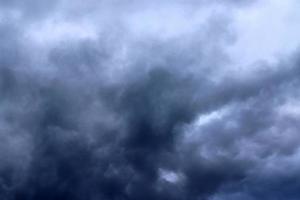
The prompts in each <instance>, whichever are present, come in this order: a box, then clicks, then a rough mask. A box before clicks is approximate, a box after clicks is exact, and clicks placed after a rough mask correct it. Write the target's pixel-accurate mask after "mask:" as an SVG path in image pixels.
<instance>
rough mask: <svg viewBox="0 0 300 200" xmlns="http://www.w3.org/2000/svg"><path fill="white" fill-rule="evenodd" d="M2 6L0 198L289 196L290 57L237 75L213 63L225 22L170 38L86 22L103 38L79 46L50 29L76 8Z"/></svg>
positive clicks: (295, 83) (293, 92)
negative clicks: (5, 14) (49, 24)
mask: <svg viewBox="0 0 300 200" xmlns="http://www.w3.org/2000/svg"><path fill="white" fill-rule="evenodd" d="M0 2H1V3H0V4H1V5H2V7H1V10H3V11H4V10H5V12H6V13H7V14H8V15H7V16H5V17H3V18H2V19H5V20H1V24H0V36H1V37H0V42H1V46H0V50H1V55H0V95H1V99H0V102H1V104H0V139H1V146H0V151H1V153H0V196H1V199H4V200H17V199H22V200H23V199H25V200H35V199H36V200H37V199H43V200H47V199H49V200H50V199H51V200H52V199H57V200H65V199H72V200H76V199H78V200H81V199H91V200H94V199H115V200H119V199H122V200H123V199H124V200H126V199H128V200H139V199H145V200H147V199H149V200H150V199H151V200H152V199H159V200H160V199H161V200H162V199H164V200H165V199H170V200H171V199H178V200H183V199H188V200H194V199H201V200H202V199H209V200H219V199H240V198H243V199H267V200H268V199H276V198H277V199H280V200H281V199H288V200H293V199H297V197H299V194H298V191H299V177H298V176H299V175H298V174H299V170H298V167H299V166H298V162H297V159H298V158H299V152H298V147H299V142H298V141H297V138H298V137H297V132H298V130H299V125H298V123H297V121H298V117H299V116H297V115H293V114H291V112H292V111H291V109H290V108H289V106H290V107H292V108H293V105H294V101H295V100H296V99H297V97H298V95H299V94H298V92H297V88H298V87H299V78H298V77H299V72H300V71H299V70H300V68H299V58H298V55H297V54H295V55H294V56H292V57H290V58H288V59H283V60H282V61H281V62H279V64H277V65H276V66H275V65H274V66H267V64H257V65H253V66H250V67H253V68H260V69H264V70H262V71H256V72H254V73H253V72H252V74H251V73H249V74H247V76H245V75H243V76H242V75H237V74H236V73H234V72H233V71H232V70H230V64H231V63H230V60H229V57H228V56H227V55H226V52H225V47H226V45H229V44H230V43H231V42H232V41H233V40H232V39H233V38H234V35H232V34H233V33H232V29H231V28H232V27H231V23H230V20H231V16H230V13H227V14H220V15H218V17H214V16H211V17H208V19H207V20H205V23H204V24H203V26H201V28H197V27H196V28H195V29H193V30H192V31H191V32H188V33H186V34H182V35H180V34H179V36H178V35H176V36H175V37H170V38H168V37H166V38H164V37H160V35H159V33H158V32H154V33H151V32H150V33H147V31H148V29H147V30H146V31H144V32H138V33H133V32H132V30H131V29H130V28H127V27H126V25H127V24H126V20H127V19H125V20H124V21H118V20H116V21H115V19H111V20H112V22H117V21H118V22H117V24H118V25H120V27H112V26H107V25H108V23H102V22H99V23H96V22H95V21H97V19H99V20H100V21H101V17H103V16H104V15H101V14H99V13H92V14H91V15H92V16H93V17H94V18H95V19H96V20H95V19H92V20H91V22H92V23H95V24H94V27H93V28H95V27H98V26H100V27H102V28H104V29H106V30H102V29H101V28H100V29H97V28H95V30H96V31H95V32H96V35H97V37H95V38H93V37H91V38H89V37H87V38H85V35H84V34H83V33H79V32H78V33H77V32H74V33H72V34H70V35H71V36H72V37H68V36H70V35H68V34H69V32H64V31H66V30H65V29H63V28H64V27H63V26H64V24H63V25H61V24H60V23H62V22H65V23H66V24H68V23H70V24H68V25H69V28H70V27H71V28H72V27H73V28H74V26H75V25H76V23H78V24H80V23H81V21H80V20H78V18H81V17H83V16H86V15H87V13H86V12H87V11H85V9H89V8H88V7H89V6H87V7H84V8H82V9H81V7H80V6H79V5H80V2H76V3H77V4H76V3H74V4H73V5H68V4H70V2H69V1H64V2H63V3H60V4H58V3H57V2H51V3H49V2H43V1H41V2H39V3H37V2H36V1H24V2H22V3H20V2H17V1H0ZM178 2H180V1H178ZM191 2H193V1H191ZM216 2H218V1H216ZM244 2H245V1H244ZM247 2H248V1H247ZM35 3H37V4H35ZM33 4H35V6H34V7H32V5H33ZM224 4H225V5H230V6H231V4H234V5H239V3H235V2H234V1H226V3H224ZM242 4H244V3H242ZM101 5H105V6H109V5H110V4H109V3H107V2H106V1H102V2H101ZM162 5H163V6H162V8H161V9H164V6H166V8H165V9H166V10H168V8H169V7H168V6H171V5H172V3H170V2H169V1H166V2H165V3H164V4H162ZM205 5H208V4H206V3H204V1H203V2H202V6H201V7H202V8H201V9H203V7H204V8H205ZM216 5H218V3H216ZM245 5H246V4H245ZM134 6H135V7H136V8H139V6H140V7H141V9H142V11H143V9H144V6H143V5H142V3H139V2H134ZM120 7H121V8H122V9H128V10H125V11H126V12H125V13H126V14H122V16H123V17H124V16H127V15H129V14H128V13H130V6H129V7H126V6H120ZM120 7H118V8H116V10H118V9H120ZM73 9H75V10H79V11H80V10H82V12H83V15H79V16H77V17H78V18H76V20H75V18H74V21H72V20H70V19H69V17H70V16H72V15H69V13H67V12H69V11H70V10H73ZM95 9H96V10H97V9H99V10H101V8H98V7H97V6H95ZM110 9H111V8H110ZM122 9H121V10H122ZM185 9H190V8H185ZM17 10H19V11H20V12H21V13H22V14H21V17H20V16H19V18H18V16H15V15H14V14H13V12H14V11H17ZM65 10H66V11H65ZM64 11H65V12H64ZM131 11H132V12H137V11H136V9H133V10H131ZM225 11H228V10H226V9H225ZM58 13H59V14H58ZM153 13H154V11H153ZM56 14H58V15H59V16H60V17H59V18H55V17H53V16H54V15H55V16H56ZM73 14H74V13H73ZM77 14H78V13H77ZM106 14H107V13H106ZM214 14H215V13H214ZM113 15H116V13H110V14H108V16H109V17H110V16H113ZM220 16H222V18H221V17H220ZM22 17H24V18H26V20H23V19H22ZM52 18H55V19H56V20H57V19H59V20H58V21H56V22H57V23H58V25H57V26H58V27H59V28H57V27H56V29H55V28H53V29H51V28H50V30H48V29H43V25H44V23H46V22H44V21H47V20H50V21H51V20H52ZM83 18H84V17H83ZM54 21H55V20H54ZM20 22H22V23H20ZM156 22H157V23H158V21H156ZM74 23H75V25H74ZM140 23H143V22H142V21H141V22H140ZM33 24H35V25H37V26H41V27H39V28H36V29H34V28H32V25H33ZM129 24H130V23H129ZM80 25H82V24H80ZM152 25H153V24H152ZM60 26H62V27H60ZM149 26H151V23H150V25H149ZM54 27H55V26H54ZM75 27H76V26H75ZM71 28H70V29H71ZM151 28H153V27H149V29H151ZM154 28H155V27H154ZM82 29H84V27H82ZM57 30H59V31H61V32H59V31H58V33H57V32H55V31H57ZM72 30H73V29H72ZM75 30H77V29H75ZM176 30H177V29H175V31H176ZM178 30H179V29H178ZM38 31H41V32H38ZM37 33H38V34H37ZM32 34H33V36H32ZM39 34H40V35H39ZM55 34H56V35H55ZM64 34H66V35H64ZM80 34H81V35H80ZM151 34H152V35H151ZM38 36H39V37H41V38H42V42H41V41H40V39H37V38H36V37H38ZM45 36H46V37H45ZM48 36H49V37H48ZM51 36H53V37H51ZM54 36H55V37H54ZM47 37H48V38H47ZM135 37H137V38H135ZM35 39H36V40H35ZM37 40H38V41H39V42H40V43H39V42H37ZM44 40H45V41H44ZM258 65H259V67H258ZM224 69H225V70H224ZM226 69H228V70H226ZM293 99H294V101H291V100H293ZM205 118H208V120H206V121H205V120H204V119H205ZM203 121H204V122H203ZM287 168H289V169H290V170H286V169H287Z"/></svg>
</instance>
